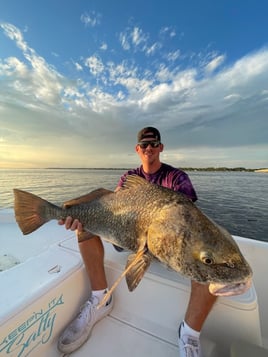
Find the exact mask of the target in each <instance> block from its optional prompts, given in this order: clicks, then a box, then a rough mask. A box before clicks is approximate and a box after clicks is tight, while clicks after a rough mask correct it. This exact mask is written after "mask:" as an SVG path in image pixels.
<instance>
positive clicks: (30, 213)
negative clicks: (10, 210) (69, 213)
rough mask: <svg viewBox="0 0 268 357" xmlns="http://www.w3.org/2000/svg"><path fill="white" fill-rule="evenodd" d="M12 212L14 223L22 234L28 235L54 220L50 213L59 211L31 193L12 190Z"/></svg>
mask: <svg viewBox="0 0 268 357" xmlns="http://www.w3.org/2000/svg"><path fill="white" fill-rule="evenodd" d="M13 191H14V199H15V200H14V211H15V218H16V221H17V223H18V225H19V227H20V229H21V231H22V233H23V234H30V233H32V232H34V231H35V230H36V229H38V228H39V227H41V226H42V225H43V224H44V223H46V222H48V221H50V220H51V219H53V218H56V216H57V215H56V214H54V216H53V214H50V213H52V212H54V213H56V211H58V210H60V207H57V206H55V205H53V204H52V203H50V202H48V201H46V200H44V199H42V198H41V197H38V196H36V195H33V194H32V193H29V192H25V191H22V190H18V189H14V190H13Z"/></svg>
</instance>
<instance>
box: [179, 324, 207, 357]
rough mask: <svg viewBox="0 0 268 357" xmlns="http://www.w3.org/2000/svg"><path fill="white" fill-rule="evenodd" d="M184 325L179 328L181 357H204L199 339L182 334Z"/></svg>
mask: <svg viewBox="0 0 268 357" xmlns="http://www.w3.org/2000/svg"><path fill="white" fill-rule="evenodd" d="M182 324H183V322H182V323H181V324H180V327H179V351H180V357H202V353H201V346H200V340H199V338H198V337H195V336H191V335H186V334H181V329H182Z"/></svg>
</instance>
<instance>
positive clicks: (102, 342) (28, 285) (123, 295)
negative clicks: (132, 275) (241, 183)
mask: <svg viewBox="0 0 268 357" xmlns="http://www.w3.org/2000/svg"><path fill="white" fill-rule="evenodd" d="M233 238H234V239H235V240H236V242H237V243H238V245H239V247H240V249H241V251H242V253H243V254H244V256H245V258H246V259H247V260H248V262H249V263H250V265H251V267H252V269H253V284H252V286H251V288H250V289H249V290H248V291H247V292H245V293H244V294H242V295H238V296H232V297H220V298H219V299H218V300H217V302H216V304H215V306H214V307H213V310H212V311H211V313H210V315H209V317H208V319H207V321H206V323H205V325H204V328H203V330H202V334H201V345H202V350H203V354H204V357H229V356H230V357H247V356H250V357H252V356H254V357H264V356H268V307H267V301H268V289H267V286H266V280H267V276H268V259H267V256H268V242H265V241H257V240H253V239H249V238H245V237H239V236H233ZM266 238H268V237H266ZM0 239H1V246H0V269H1V272H0V279H1V294H0V356H1V357H4V356H9V357H10V356H12V357H25V356H31V357H35V356H38V357H40V356H41V357H42V356H50V357H56V356H57V357H58V356H63V354H62V353H60V352H59V351H58V349H57V340H58V337H59V335H60V333H61V331H62V330H63V329H64V328H65V326H66V325H67V324H68V323H69V322H70V321H71V320H72V319H73V318H74V316H75V315H76V314H77V312H78V311H79V308H80V306H81V304H83V303H84V301H85V300H86V299H87V298H88V296H89V294H90V286H89V282H88V278H87V275H86V272H85V268H84V265H83V262H82V259H81V257H80V253H79V248H78V244H77V240H76V237H75V234H74V233H73V232H71V231H67V230H65V229H64V227H62V226H59V225H58V224H57V222H56V221H51V222H49V223H47V224H46V225H44V226H43V227H41V228H40V229H38V230H37V231H36V232H34V233H32V234H30V235H28V236H23V235H22V233H21V231H20V230H19V228H18V226H17V224H16V222H15V218H14V212H13V210H12V209H4V210H1V211H0ZM104 245H105V269H106V273H107V277H108V280H109V283H110V285H112V284H113V282H115V281H116V280H117V278H118V277H119V276H120V274H121V273H122V271H123V270H124V267H125V263H126V259H127V256H128V252H122V253H119V252H117V251H116V250H115V249H114V248H113V246H112V245H111V244H109V243H105V242H104ZM189 292H190V281H189V279H187V278H185V277H183V276H181V275H180V274H178V273H176V272H174V271H171V270H169V269H167V268H166V267H164V266H163V265H162V264H161V263H159V262H157V261H155V262H153V263H152V265H151V267H150V268H149V270H148V272H146V274H145V276H144V278H143V279H142V281H141V283H140V284H139V286H138V287H137V288H136V289H135V291H133V292H129V291H128V289H127V286H126V283H125V281H124V280H122V281H121V282H120V284H119V286H118V287H117V288H116V290H115V292H114V294H113V296H114V301H115V304H114V308H113V310H112V312H111V313H110V314H109V315H108V316H107V317H105V318H104V319H103V320H101V321H100V322H98V323H97V324H96V325H95V327H94V329H93V331H92V333H91V336H90V338H89V340H88V341H87V342H86V343H85V344H84V345H83V346H82V347H81V348H80V349H78V350H77V351H75V352H73V353H72V354H71V356H73V357H82V356H83V357H84V356H100V357H104V356H110V357H115V356H116V357H123V356H124V357H125V356H128V357H137V356H141V357H143V356H144V357H148V356H154V357H160V356H161V357H163V356H165V357H175V356H176V357H179V351H178V346H177V339H178V335H177V330H178V324H179V322H180V321H181V320H182V319H183V317H184V313H185V310H186V306H187V303H188V299H189Z"/></svg>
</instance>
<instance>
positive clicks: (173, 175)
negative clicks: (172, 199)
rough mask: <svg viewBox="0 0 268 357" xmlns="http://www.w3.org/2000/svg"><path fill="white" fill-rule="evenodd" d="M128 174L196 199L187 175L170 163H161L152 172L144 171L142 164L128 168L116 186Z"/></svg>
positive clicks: (119, 185) (120, 183) (121, 183)
mask: <svg viewBox="0 0 268 357" xmlns="http://www.w3.org/2000/svg"><path fill="white" fill-rule="evenodd" d="M128 175H138V176H141V177H143V178H145V179H146V180H147V181H149V182H151V183H155V184H157V185H159V186H163V187H167V188H170V189H171V190H173V191H177V192H181V193H184V194H185V195H186V196H187V197H188V198H190V199H191V200H192V201H193V202H194V201H196V200H197V195H196V192H195V189H194V188H193V185H192V183H191V181H190V179H189V177H188V175H187V174H186V173H185V172H184V171H182V170H180V169H176V168H175V167H172V166H170V165H167V164H163V163H162V165H161V167H160V169H159V170H158V171H157V172H155V173H153V174H147V173H145V172H144V171H143V167H142V165H141V166H140V167H138V168H136V169H133V170H128V171H127V172H125V173H124V175H123V176H121V178H120V180H119V182H118V185H117V187H122V186H123V184H124V181H125V179H126V176H128Z"/></svg>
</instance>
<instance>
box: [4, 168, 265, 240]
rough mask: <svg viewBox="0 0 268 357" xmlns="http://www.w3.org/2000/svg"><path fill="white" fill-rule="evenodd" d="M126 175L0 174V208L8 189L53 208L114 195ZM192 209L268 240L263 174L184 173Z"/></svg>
mask: <svg viewBox="0 0 268 357" xmlns="http://www.w3.org/2000/svg"><path fill="white" fill-rule="evenodd" d="M124 171H125V170H90V169H89V170H75V169H68V170H67V169H66V170H59V169H46V170H45V169H40V170H39V169H34V170H30V169H29V170H4V169H0V209H2V208H12V207H13V192H12V189H13V188H20V189H23V190H26V191H30V192H32V193H35V194H37V195H40V196H42V197H44V198H46V199H47V200H49V201H52V202H53V203H56V204H62V202H64V201H66V200H69V199H71V198H74V197H78V196H80V195H83V194H85V193H88V192H90V191H91V190H93V189H96V188H99V187H105V188H107V189H111V190H113V189H114V188H115V187H116V185H117V181H118V179H119V177H120V176H121V174H122V173H123V172H124ZM188 174H189V176H190V178H191V181H192V183H193V185H194V187H195V189H196V191H197V194H198V198H199V199H198V201H197V205H198V206H199V207H200V208H201V209H202V210H203V211H204V213H206V214H207V215H208V216H209V217H211V218H212V219H214V220H215V221H216V222H218V223H219V224H221V225H222V226H224V227H225V228H226V229H227V230H229V232H230V233H231V234H234V235H240V236H243V237H247V238H252V239H258V240H265V241H268V223H267V221H268V174H261V173H254V172H200V171H191V172H188Z"/></svg>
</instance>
